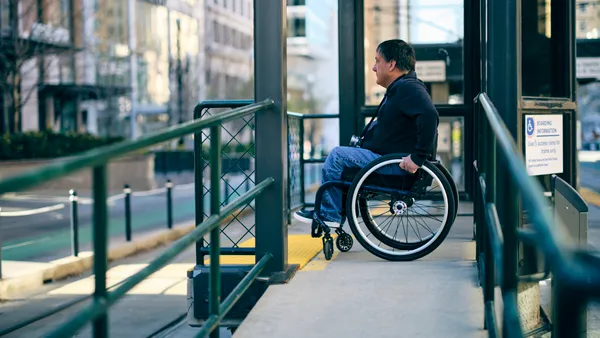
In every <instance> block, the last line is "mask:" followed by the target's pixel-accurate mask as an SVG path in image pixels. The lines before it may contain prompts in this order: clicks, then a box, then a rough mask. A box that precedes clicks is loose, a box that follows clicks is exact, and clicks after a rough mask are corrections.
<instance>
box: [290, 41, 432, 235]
mask: <svg viewBox="0 0 600 338" xmlns="http://www.w3.org/2000/svg"><path fill="white" fill-rule="evenodd" d="M415 63H416V60H415V52H414V50H413V48H412V47H411V46H410V45H409V44H408V43H406V42H405V41H402V40H398V39H394V40H388V41H384V42H382V43H381V44H379V46H378V47H377V49H376V53H375V65H374V66H373V71H374V72H375V76H376V82H377V84H378V85H380V86H382V87H384V88H386V92H385V95H384V97H383V100H382V101H381V103H380V105H379V107H378V108H377V112H376V114H375V116H374V117H373V119H371V121H370V122H369V123H368V124H367V125H366V126H365V128H364V129H363V131H362V134H361V135H360V137H356V136H353V137H352V140H351V142H350V146H338V147H335V148H334V149H333V150H332V151H331V153H330V154H329V156H328V157H327V159H326V160H325V163H324V165H323V176H322V177H323V178H322V183H323V184H326V183H327V182H332V181H340V180H342V174H343V172H344V170H345V169H361V168H364V167H365V166H367V165H368V164H369V163H371V162H373V161H374V160H376V159H378V158H380V157H381V156H384V155H388V154H398V153H402V154H405V155H404V157H403V158H402V161H401V162H400V164H399V168H397V167H392V168H388V169H386V170H387V171H388V174H393V175H400V176H406V175H414V174H415V173H416V172H417V170H418V169H419V168H420V167H421V166H422V165H423V163H424V162H425V161H426V160H428V159H430V158H431V156H432V154H433V152H434V147H435V144H434V142H435V140H436V136H437V127H438V123H439V117H438V112H437V110H436V108H435V106H434V104H433V102H432V100H431V97H430V96H429V93H428V92H427V88H426V87H425V85H424V84H423V82H421V81H420V80H419V79H418V78H417V74H416V73H415ZM342 193H343V192H342V190H341V189H339V188H337V187H331V188H329V189H327V190H326V191H324V192H323V195H322V199H321V203H320V211H319V214H318V216H319V219H320V220H321V221H323V222H324V223H325V224H326V225H327V226H329V227H334V228H335V227H339V226H340V223H342V222H343V215H342V210H343V205H342V204H343V201H342V197H343V196H342ZM294 217H295V218H296V219H298V220H300V221H301V222H304V223H312V222H313V221H314V211H313V210H300V211H298V212H296V213H295V214H294Z"/></svg>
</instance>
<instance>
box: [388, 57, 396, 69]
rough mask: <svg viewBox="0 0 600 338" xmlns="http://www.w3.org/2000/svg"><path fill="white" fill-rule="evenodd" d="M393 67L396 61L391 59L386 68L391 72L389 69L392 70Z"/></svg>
mask: <svg viewBox="0 0 600 338" xmlns="http://www.w3.org/2000/svg"><path fill="white" fill-rule="evenodd" d="M394 68H396V61H395V60H391V61H390V65H389V69H388V70H389V71H390V72H391V71H393V70H394Z"/></svg>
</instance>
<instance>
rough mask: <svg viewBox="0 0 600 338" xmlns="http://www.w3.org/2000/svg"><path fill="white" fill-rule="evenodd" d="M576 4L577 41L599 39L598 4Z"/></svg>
mask: <svg viewBox="0 0 600 338" xmlns="http://www.w3.org/2000/svg"><path fill="white" fill-rule="evenodd" d="M576 3H577V5H576V8H575V16H576V20H577V24H576V25H575V30H576V31H575V32H576V33H575V34H576V37H577V39H598V38H600V3H598V2H597V1H590V0H577V1H576Z"/></svg>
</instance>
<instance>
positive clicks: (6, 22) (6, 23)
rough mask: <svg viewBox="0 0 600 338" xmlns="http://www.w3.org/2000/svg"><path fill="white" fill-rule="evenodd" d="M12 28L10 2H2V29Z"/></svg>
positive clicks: (0, 19)
mask: <svg viewBox="0 0 600 338" xmlns="http://www.w3.org/2000/svg"><path fill="white" fill-rule="evenodd" d="M4 28H10V5H9V2H8V1H0V29H4Z"/></svg>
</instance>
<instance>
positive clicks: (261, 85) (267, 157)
mask: <svg viewBox="0 0 600 338" xmlns="http://www.w3.org/2000/svg"><path fill="white" fill-rule="evenodd" d="M286 9H287V5H286V1H285V0H273V1H258V0H255V1H254V67H255V68H254V74H255V77H256V78H255V92H254V93H255V95H254V98H255V100H256V101H260V100H265V99H271V100H273V102H274V107H273V108H272V109H269V110H266V111H262V112H259V113H257V114H256V181H257V182H262V181H263V180H265V179H267V178H269V177H272V178H273V179H274V181H275V182H274V183H273V185H272V186H271V187H269V189H267V190H266V191H265V192H264V193H263V194H261V195H259V196H258V197H257V198H256V225H257V226H256V262H258V261H259V260H260V259H261V258H262V257H263V256H264V255H265V254H267V253H271V254H272V255H273V259H272V260H271V261H270V262H269V263H268V264H267V266H266V267H265V269H264V270H263V273H262V274H263V275H266V276H272V275H273V274H275V273H282V272H284V271H285V270H286V269H287V264H288V257H287V254H288V252H287V237H288V232H287V229H288V228H287V218H286V215H285V209H286V208H285V201H286V196H287V193H286V189H287V173H288V165H287V160H286V159H287V108H286V102H287V84H286V77H285V74H286V72H287V57H286V56H287V52H286V45H287V34H286V31H287V28H286V26H287V19H286Z"/></svg>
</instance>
